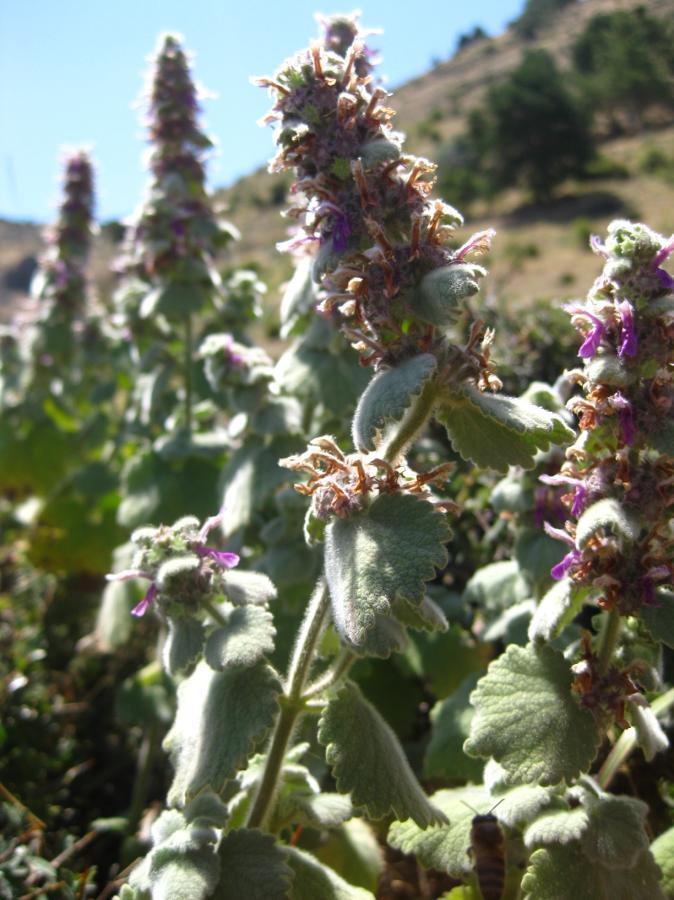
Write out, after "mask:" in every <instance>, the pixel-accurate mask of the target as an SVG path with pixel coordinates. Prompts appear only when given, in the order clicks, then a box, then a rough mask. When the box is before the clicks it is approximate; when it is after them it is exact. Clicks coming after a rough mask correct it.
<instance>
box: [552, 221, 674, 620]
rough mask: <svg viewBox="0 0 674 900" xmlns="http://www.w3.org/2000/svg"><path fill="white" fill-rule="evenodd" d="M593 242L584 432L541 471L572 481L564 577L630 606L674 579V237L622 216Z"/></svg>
mask: <svg viewBox="0 0 674 900" xmlns="http://www.w3.org/2000/svg"><path fill="white" fill-rule="evenodd" d="M592 246H593V249H594V251H595V252H596V253H598V254H599V255H600V256H601V257H603V259H604V261H605V264H604V270H603V272H602V274H601V275H600V276H599V278H598V279H597V280H596V282H595V283H594V285H593V287H592V289H591V290H590V293H589V296H588V300H587V302H586V303H584V304H572V305H570V306H568V307H567V311H568V312H569V313H570V315H571V316H572V322H573V323H574V325H575V326H576V327H577V328H578V329H579V330H580V331H581V333H582V338H583V341H582V344H581V347H580V350H579V354H578V355H579V356H580V357H581V358H583V359H584V360H585V366H584V368H583V369H582V370H578V371H576V372H574V373H571V374H572V376H573V377H575V379H576V380H577V381H578V382H579V383H581V384H582V387H583V394H582V396H578V397H574V398H572V399H571V400H570V401H569V406H570V408H571V409H572V410H573V411H574V412H575V413H576V414H577V415H578V416H579V420H580V421H579V425H580V436H579V438H578V440H577V441H576V443H575V444H574V445H573V446H572V447H570V448H569V449H568V450H567V453H566V455H567V461H566V462H565V463H564V465H563V466H562V469H561V472H560V473H559V474H557V475H553V476H543V479H542V480H544V481H545V482H546V483H547V484H554V485H562V486H565V487H567V488H568V493H567V494H566V496H565V499H566V502H567V504H568V507H569V509H570V518H569V520H568V521H567V522H566V525H565V528H564V529H557V528H552V527H550V526H548V528H547V531H548V533H549V534H551V535H552V536H554V537H557V538H559V539H560V540H563V541H564V542H565V543H566V544H567V545H568V547H569V551H568V553H567V554H566V556H565V557H564V559H563V560H562V562H561V563H560V564H559V565H557V566H555V568H554V569H553V570H552V575H553V577H555V578H557V579H562V578H564V577H568V578H570V579H571V581H572V582H573V584H574V585H576V586H587V587H591V588H594V589H596V590H597V591H598V593H599V595H600V600H599V602H600V605H602V606H604V607H605V608H608V609H614V608H615V609H617V610H618V611H619V612H620V613H621V614H623V615H628V614H633V613H635V612H638V611H639V610H640V609H641V608H642V606H643V605H644V604H646V605H648V604H655V603H657V598H656V589H657V587H658V586H661V585H671V583H672V560H671V509H672V503H673V502H674V490H673V478H672V477H673V475H674V425H673V423H672V408H673V406H674V387H673V362H674V356H673V348H672V338H673V337H674V298H673V297H672V288H674V279H672V277H671V276H670V275H669V274H668V273H667V272H666V271H665V270H664V269H663V268H662V263H663V262H664V261H665V260H666V259H667V256H668V255H669V254H670V253H671V252H672V251H673V250H674V238H670V239H669V240H665V239H664V238H663V237H662V236H661V235H658V234H656V233H655V232H653V231H651V230H650V229H648V228H647V227H646V226H644V225H641V224H632V223H630V222H626V221H618V222H614V223H613V224H612V225H611V226H610V228H609V235H608V239H607V241H606V243H605V244H602V243H601V242H600V241H599V240H598V239H597V238H595V239H593V241H592ZM646 515H647V521H646V518H645V516H646Z"/></svg>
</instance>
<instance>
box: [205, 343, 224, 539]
mask: <svg viewBox="0 0 674 900" xmlns="http://www.w3.org/2000/svg"><path fill="white" fill-rule="evenodd" d="M228 337H229V335H228ZM224 513H225V508H224V507H222V509H221V510H220V512H219V513H218V514H217V515H216V516H209V517H208V518H207V519H206V521H205V522H204V524H203V525H202V526H201V528H200V530H199V543H200V544H203V543H204V542H205V540H206V538H207V537H208V535H209V534H210V533H211V531H213V529H214V528H218V526H219V525H221V524H222V517H223V515H224Z"/></svg>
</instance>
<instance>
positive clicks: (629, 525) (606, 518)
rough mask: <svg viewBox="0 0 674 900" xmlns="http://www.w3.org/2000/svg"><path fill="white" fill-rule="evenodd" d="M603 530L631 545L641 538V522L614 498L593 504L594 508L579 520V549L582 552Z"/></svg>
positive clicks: (588, 510)
mask: <svg viewBox="0 0 674 900" xmlns="http://www.w3.org/2000/svg"><path fill="white" fill-rule="evenodd" d="M602 528H604V529H606V530H608V531H610V532H612V533H613V534H615V535H616V536H617V537H619V538H621V539H622V540H625V541H627V542H628V543H630V544H633V543H634V542H635V541H636V540H637V538H638V537H639V530H640V526H639V522H638V521H637V520H636V519H635V517H634V516H633V515H631V514H630V513H628V512H626V510H625V508H624V507H623V506H621V504H620V503H619V502H618V501H617V500H614V499H613V498H612V497H605V498H604V499H603V500H599V501H598V502H597V503H593V504H592V506H588V508H587V509H586V510H585V512H584V513H583V514H582V516H581V517H580V519H578V525H577V527H576V544H577V545H578V548H579V549H580V550H582V549H583V548H584V547H585V546H586V545H587V542H588V541H589V540H590V538H592V537H593V536H594V535H595V534H596V533H597V532H598V531H599V530H600V529H602Z"/></svg>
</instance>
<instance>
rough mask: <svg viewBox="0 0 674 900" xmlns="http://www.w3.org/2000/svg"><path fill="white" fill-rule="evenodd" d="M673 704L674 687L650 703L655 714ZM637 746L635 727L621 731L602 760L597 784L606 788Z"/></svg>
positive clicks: (660, 712) (663, 711) (659, 714)
mask: <svg viewBox="0 0 674 900" xmlns="http://www.w3.org/2000/svg"><path fill="white" fill-rule="evenodd" d="M672 706H674V688H670V689H669V690H668V691H666V693H664V694H663V695H662V696H661V697H658V699H657V700H654V701H653V702H652V703H651V709H652V710H653V712H654V713H655V715H656V716H662V715H664V714H665V713H666V712H667V711H668V710H669V709H671V707H672ZM636 746H637V730H636V728H628V729H627V731H623V733H622V734H621V735H620V737H619V738H618V740H617V741H616V742H615V744H614V745H613V747H612V748H611V752H610V753H609V755H608V756H607V757H606V759H605V760H604V763H603V765H602V767H601V769H600V770H599V774H598V775H597V781H598V783H599V786H600V787H601V788H602V789H603V790H606V789H607V788H608V786H609V785H610V783H611V782H612V781H613V777H614V776H615V774H616V772H617V771H618V769H619V768H620V767H621V766H622V765H623V763H624V762H625V760H626V759H627V757H628V756H629V755H630V754H631V753H632V752H633V751H634V748H635V747H636Z"/></svg>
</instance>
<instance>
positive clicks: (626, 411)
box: [610, 391, 636, 447]
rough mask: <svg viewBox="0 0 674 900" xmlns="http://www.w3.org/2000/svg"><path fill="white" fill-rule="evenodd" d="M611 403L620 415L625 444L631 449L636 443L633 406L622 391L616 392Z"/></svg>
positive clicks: (619, 419) (619, 420)
mask: <svg viewBox="0 0 674 900" xmlns="http://www.w3.org/2000/svg"><path fill="white" fill-rule="evenodd" d="M610 403H611V406H612V407H613V408H614V409H615V410H616V411H617V413H618V422H619V423H620V430H621V432H622V440H623V443H624V444H627V446H628V447H629V446H631V445H632V444H633V443H634V436H635V433H636V429H635V427H634V412H633V410H632V404H631V403H630V401H629V400H628V399H627V397H625V395H624V394H623V393H622V392H621V391H616V392H615V394H614V395H613V396H612V397H611V400H610Z"/></svg>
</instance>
